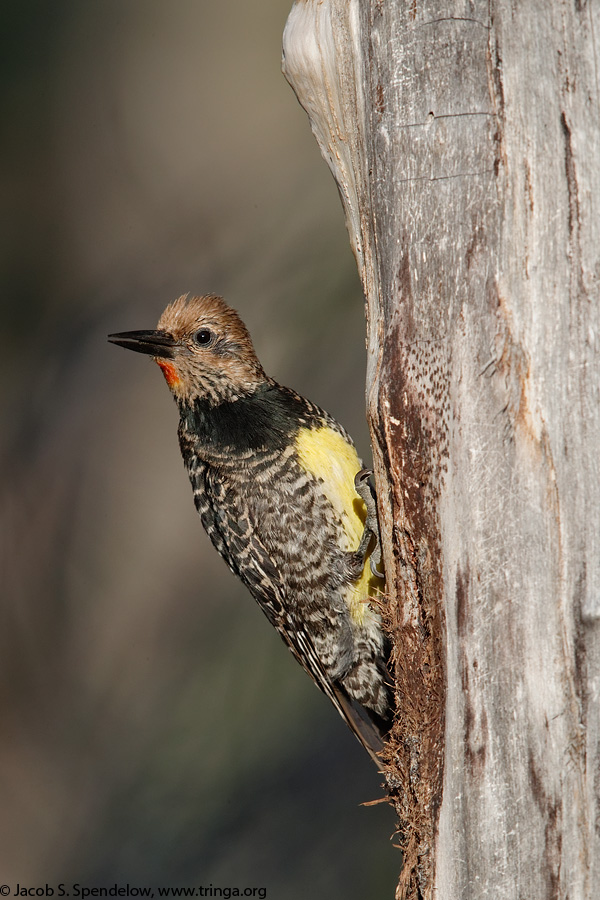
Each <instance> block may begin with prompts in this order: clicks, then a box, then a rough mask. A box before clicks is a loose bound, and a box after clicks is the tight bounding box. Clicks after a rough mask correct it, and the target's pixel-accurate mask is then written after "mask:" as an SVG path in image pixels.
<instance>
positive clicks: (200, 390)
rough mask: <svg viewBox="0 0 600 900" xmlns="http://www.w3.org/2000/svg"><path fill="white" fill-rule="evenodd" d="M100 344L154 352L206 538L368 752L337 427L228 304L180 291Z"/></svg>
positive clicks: (368, 664) (369, 728) (344, 464)
mask: <svg viewBox="0 0 600 900" xmlns="http://www.w3.org/2000/svg"><path fill="white" fill-rule="evenodd" d="M109 340H111V341H112V342H113V343H116V344H119V345H120V346H123V347H126V348H128V349H130V350H137V351H138V352H140V353H146V354H148V355H150V356H152V357H154V359H155V361H156V362H157V363H158V365H159V366H160V368H161V369H162V371H163V373H164V376H165V378H166V381H167V384H168V385H169V388H170V389H171V391H172V393H173V396H174V397H175V400H176V401H177V405H178V407H179V412H180V422H179V444H180V447H181V453H182V455H183V459H184V462H185V466H186V469H187V471H188V474H189V477H190V481H191V483H192V488H193V491H194V502H195V504H196V508H197V510H198V512H199V514H200V517H201V519H202V524H203V525H204V528H205V529H206V531H207V533H208V535H209V537H210V539H211V541H212V542H213V544H214V545H215V547H216V548H217V550H218V551H219V553H220V554H221V556H222V557H223V559H224V560H225V562H226V563H227V565H228V566H229V568H230V569H231V571H232V572H234V573H235V574H236V575H237V576H238V577H239V578H241V580H242V581H243V582H244V584H245V585H246V586H247V587H248V589H249V590H250V593H251V594H252V595H253V596H254V598H255V599H256V601H257V602H258V604H259V606H260V607H261V609H262V610H263V612H264V613H265V615H266V616H267V618H268V620H269V621H270V622H271V624H272V625H274V626H275V628H276V629H277V631H278V632H279V634H280V635H281V637H282V638H283V640H284V641H285V643H286V644H287V645H288V647H289V648H290V650H291V651H292V653H293V654H294V656H295V657H296V659H297V660H298V662H299V663H301V665H302V666H303V667H304V668H305V669H306V671H307V672H308V674H309V675H310V676H311V678H312V679H313V680H314V681H315V683H316V684H317V685H318V686H319V687H320V688H321V690H322V691H324V692H325V694H327V696H328V697H329V698H330V700H331V701H332V702H333V704H334V706H335V707H336V708H337V710H338V712H339V713H340V714H341V715H342V716H343V718H344V719H345V720H346V722H347V723H348V725H349V726H350V728H351V729H352V730H353V731H354V733H355V734H356V736H357V737H358V738H359V740H360V741H361V742H362V743H363V745H364V746H365V747H366V749H367V750H368V751H369V753H370V754H371V756H372V757H373V758H374V759H375V760H376V761H377V762H379V759H378V753H379V752H380V751H381V749H382V747H383V741H384V739H385V736H386V734H387V732H388V731H389V728H390V725H391V717H392V694H391V685H390V678H389V674H388V671H387V656H388V648H387V645H386V640H385V638H384V635H383V632H382V628H381V621H380V617H379V614H378V612H377V609H376V605H373V604H371V603H369V597H376V596H377V594H378V593H379V592H380V589H379V587H378V582H377V579H376V577H375V576H374V575H373V573H372V571H371V568H370V566H369V552H370V549H371V552H372V547H371V544H372V541H370V540H369V538H370V533H369V532H368V531H367V530H365V520H366V507H365V503H364V501H363V500H362V499H361V497H359V495H358V493H357V492H356V490H355V482H354V479H355V475H356V474H357V473H358V472H359V470H360V469H361V462H360V460H359V458H358V456H357V454H356V450H355V449H354V445H353V443H352V440H351V438H350V437H349V435H348V434H347V433H346V432H345V431H344V429H343V428H342V426H341V425H339V424H338V423H337V422H336V421H335V419H333V418H332V417H331V416H330V415H329V414H328V413H326V412H324V411H323V410H322V409H319V407H318V406H315V405H314V404H313V403H311V402H310V401H309V400H305V399H304V397H301V396H300V395H299V394H296V393H295V392H294V391H292V390H290V389H289V388H286V387H283V386H282V385H280V384H278V383H277V382H276V381H274V380H273V379H272V378H269V377H268V376H267V375H266V374H265V372H264V370H263V368H262V366H261V364H260V362H259V360H258V358H257V356H256V353H255V351H254V347H253V345H252V341H251V339H250V335H249V334H248V331H247V329H246V327H245V325H244V323H243V322H242V321H241V319H240V318H239V316H238V315H237V313H236V312H235V311H234V310H233V309H231V308H230V307H229V306H227V304H226V303H225V301H224V300H222V299H221V298H220V297H217V296H215V295H208V296H204V297H192V298H189V299H188V297H187V296H184V297H180V298H179V299H178V300H176V301H175V302H174V303H171V304H170V305H169V306H168V307H167V309H166V310H165V311H164V313H163V314H162V316H161V318H160V321H159V323H158V329H157V330H156V331H132V332H126V333H123V334H115V335H111V336H110V338H109Z"/></svg>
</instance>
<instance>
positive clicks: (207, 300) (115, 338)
mask: <svg viewBox="0 0 600 900" xmlns="http://www.w3.org/2000/svg"><path fill="white" fill-rule="evenodd" d="M108 339H109V341H112V343H113V344H119V346H121V347H126V348H127V349H128V350H137V352H138V353H147V354H148V355H149V356H152V357H153V358H154V360H155V361H156V362H157V363H158V365H159V366H160V368H161V369H162V371H163V374H164V376H165V379H166V381H167V384H168V385H169V387H170V389H171V391H172V392H173V394H174V396H175V399H176V400H178V401H179V402H180V403H189V402H192V401H193V400H195V399H196V398H201V399H204V400H207V401H208V402H210V403H213V404H218V403H222V402H223V401H225V400H235V399H237V398H238V397H242V396H244V395H246V394H249V393H252V392H253V391H255V390H256V389H257V388H258V387H259V386H260V385H261V384H264V383H265V381H267V380H268V379H267V376H266V375H265V373H264V371H263V368H262V366H261V364H260V362H259V361H258V358H257V356H256V353H255V352H254V347H253V346H252V340H251V338H250V335H249V333H248V329H247V328H246V326H245V325H244V323H243V322H242V320H241V319H240V317H239V316H238V314H237V313H236V311H235V310H233V309H231V307H230V306H227V304H226V303H225V301H224V300H223V299H222V297H217V296H216V295H215V294H208V295H206V296H204V297H188V295H187V294H186V295H184V296H183V297H179V299H178V300H175V301H174V302H173V303H171V304H169V306H167V308H166V309H165V311H164V312H163V314H162V316H161V317H160V319H159V321H158V327H157V329H156V331H126V332H123V333H121V334H111V335H109V338H108Z"/></svg>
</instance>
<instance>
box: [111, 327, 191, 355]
mask: <svg viewBox="0 0 600 900" xmlns="http://www.w3.org/2000/svg"><path fill="white" fill-rule="evenodd" d="M108 340H109V341H110V342H111V343H113V344H118V345H119V347H125V349H126V350H136V351H137V353H147V354H148V356H158V357H160V358H162V359H173V356H174V353H173V351H174V348H175V338H174V337H173V335H171V334H168V333H167V332H166V331H123V332H121V334H109V336H108Z"/></svg>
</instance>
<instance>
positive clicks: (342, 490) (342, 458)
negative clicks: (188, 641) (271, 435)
mask: <svg viewBox="0 0 600 900" xmlns="http://www.w3.org/2000/svg"><path fill="white" fill-rule="evenodd" d="M296 450H297V453H298V460H299V462H300V465H301V466H302V468H303V469H304V470H305V472H307V473H308V474H309V475H313V476H314V477H315V478H318V479H320V480H321V481H322V490H323V493H324V494H325V496H326V497H327V500H328V501H329V502H330V503H331V506H332V507H333V509H334V511H335V514H336V516H337V517H338V519H339V522H340V525H341V526H342V528H341V535H340V537H341V539H342V543H341V549H342V550H345V551H348V552H354V551H355V550H357V549H358V545H359V543H360V539H361V537H362V534H363V530H364V524H365V519H366V516H367V511H366V509H365V504H364V502H363V501H362V499H361V498H360V497H359V496H358V494H357V493H356V491H355V489H354V476H355V475H356V473H357V472H358V471H360V469H361V468H362V464H361V461H360V459H359V458H358V454H357V452H356V450H355V449H354V447H353V446H352V445H351V444H349V443H348V442H347V441H346V439H345V438H344V437H343V436H342V435H341V434H339V433H338V432H337V431H333V429H331V428H329V426H327V425H324V426H322V427H321V428H301V429H300V431H299V432H298V436H297V438H296ZM379 583H380V582H379ZM379 583H378V579H376V578H375V577H374V576H373V575H372V574H371V569H370V566H369V559H368V558H367V561H366V563H365V567H364V569H363V572H362V574H361V576H360V578H359V579H358V581H355V582H354V584H351V585H349V586H348V592H347V594H346V602H347V603H348V606H349V608H350V614H351V616H352V618H353V619H354V621H355V622H356V623H357V624H359V625H362V624H363V622H364V619H365V616H366V615H368V612H369V609H368V606H367V603H366V602H365V601H366V600H367V598H368V597H374V596H376V595H377V594H378V593H380V589H379Z"/></svg>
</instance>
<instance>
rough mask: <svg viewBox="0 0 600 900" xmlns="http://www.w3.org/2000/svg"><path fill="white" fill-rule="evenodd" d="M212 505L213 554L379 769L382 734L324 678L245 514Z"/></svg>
mask: <svg viewBox="0 0 600 900" xmlns="http://www.w3.org/2000/svg"><path fill="white" fill-rule="evenodd" d="M215 501H216V502H215V503H214V505H212V504H211V507H212V514H213V516H214V518H213V523H212V524H213V527H214V528H215V529H216V531H217V534H218V538H219V550H220V552H221V554H222V556H223V557H224V559H225V561H226V562H227V564H228V566H229V568H230V569H231V570H232V572H234V574H235V575H237V576H238V577H239V578H240V579H241V581H243V583H244V584H245V585H246V587H247V588H248V589H249V591H250V593H251V594H252V596H253V597H254V599H255V600H256V601H257V603H258V605H259V606H260V608H261V609H262V611H263V612H264V613H265V615H266V616H267V618H268V620H269V621H270V622H271V624H272V625H273V626H274V627H275V628H276V629H277V631H278V632H279V634H280V635H281V637H282V639H283V641H284V642H285V644H287V646H288V647H289V649H290V650H291V652H292V653H293V655H294V656H295V658H296V659H297V661H298V662H299V663H300V665H301V666H302V667H303V668H304V669H305V670H306V672H308V674H309V675H310V676H311V678H312V679H313V681H314V682H315V683H316V684H317V686H318V687H319V688H320V689H321V690H322V691H323V693H324V694H326V695H327V697H329V699H330V700H331V702H332V703H333V705H334V706H335V708H336V709H337V711H338V712H339V713H340V715H341V716H342V718H343V719H344V720H345V721H346V723H347V724H348V725H349V727H350V728H351V730H352V731H353V732H354V734H355V735H356V737H357V738H358V740H359V741H360V742H361V744H363V746H364V747H365V749H366V750H367V752H368V753H369V755H370V756H371V758H372V759H373V760H374V762H375V763H376V764H377V766H378V767H380V768H381V764H382V763H381V759H380V758H379V756H378V753H379V752H380V751H381V750H382V749H383V746H384V735H385V733H386V731H387V729H386V728H385V727H383V726H382V725H381V724H380V723H378V722H377V720H376V717H375V716H374V715H372V714H371V713H370V712H369V710H367V709H365V708H364V707H362V706H361V705H360V704H359V703H357V702H356V701H355V700H353V699H352V698H351V697H349V696H348V694H347V692H346V691H345V689H344V687H343V686H342V685H341V684H340V683H339V682H332V681H331V679H330V678H329V677H328V676H327V673H326V671H325V669H324V667H323V665H322V663H321V660H320V659H319V657H318V655H317V653H316V651H315V648H314V645H313V642H312V640H311V638H310V635H309V634H308V632H307V631H306V629H305V627H304V624H303V623H302V622H301V621H298V619H297V617H294V616H293V610H292V609H291V606H290V604H289V603H287V602H286V596H285V587H284V585H283V583H282V581H281V578H280V576H279V573H278V571H277V566H276V565H275V563H274V562H273V560H272V559H271V556H270V554H269V552H268V551H267V549H266V548H265V546H264V544H263V543H262V541H261V540H260V538H259V537H258V536H257V534H256V531H255V528H254V526H253V523H252V522H251V521H250V520H249V518H248V513H247V510H246V509H242V508H241V506H242V505H241V504H237V503H234V504H232V502H231V501H232V498H231V496H230V497H229V498H228V502H227V503H225V502H224V499H223V497H216V498H215ZM236 507H237V517H236V518H233V517H232V515H231V513H232V510H234V509H235V508H236ZM226 510H227V512H226ZM215 537H216V535H215ZM213 541H214V537H213Z"/></svg>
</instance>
